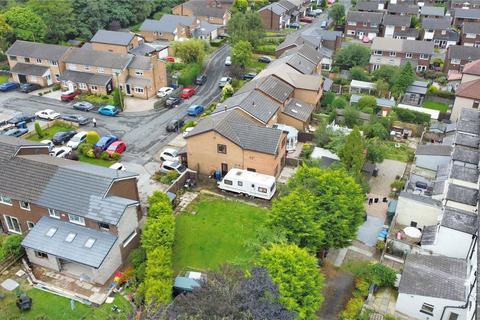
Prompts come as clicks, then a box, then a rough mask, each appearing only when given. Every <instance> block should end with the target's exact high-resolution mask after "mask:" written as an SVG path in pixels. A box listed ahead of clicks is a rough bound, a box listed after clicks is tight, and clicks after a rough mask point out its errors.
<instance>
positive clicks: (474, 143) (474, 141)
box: [455, 132, 480, 149]
mask: <svg viewBox="0 0 480 320" xmlns="http://www.w3.org/2000/svg"><path fill="white" fill-rule="evenodd" d="M479 143H480V137H478V136H472V135H471V134H465V133H461V132H457V134H456V136H455V145H457V146H465V147H470V148H475V149H477V148H478V145H479Z"/></svg>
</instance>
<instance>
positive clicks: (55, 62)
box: [50, 60, 58, 66]
mask: <svg viewBox="0 0 480 320" xmlns="http://www.w3.org/2000/svg"><path fill="white" fill-rule="evenodd" d="M50 64H51V65H52V66H56V65H57V64H58V62H57V61H53V60H50Z"/></svg>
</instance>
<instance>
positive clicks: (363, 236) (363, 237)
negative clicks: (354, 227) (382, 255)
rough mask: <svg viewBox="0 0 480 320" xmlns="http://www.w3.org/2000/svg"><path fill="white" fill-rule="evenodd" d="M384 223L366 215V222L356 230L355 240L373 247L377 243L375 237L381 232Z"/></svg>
mask: <svg viewBox="0 0 480 320" xmlns="http://www.w3.org/2000/svg"><path fill="white" fill-rule="evenodd" d="M384 223H385V219H381V218H377V217H374V216H369V215H367V221H365V222H364V223H363V224H362V225H361V226H360V228H359V229H358V233H357V239H358V240H359V241H361V242H363V243H364V244H366V245H368V246H370V247H374V246H375V244H376V243H377V235H378V233H379V232H380V231H381V230H382V228H383V225H384Z"/></svg>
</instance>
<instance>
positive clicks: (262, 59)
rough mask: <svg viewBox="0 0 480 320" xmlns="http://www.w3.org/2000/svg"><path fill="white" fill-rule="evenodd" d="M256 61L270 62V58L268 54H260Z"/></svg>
mask: <svg viewBox="0 0 480 320" xmlns="http://www.w3.org/2000/svg"><path fill="white" fill-rule="evenodd" d="M258 61H259V62H263V63H270V62H272V58H270V57H269V56H261V57H260V58H258Z"/></svg>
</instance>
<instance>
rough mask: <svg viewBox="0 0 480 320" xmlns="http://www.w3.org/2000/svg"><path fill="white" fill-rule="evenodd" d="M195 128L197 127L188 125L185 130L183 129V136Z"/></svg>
mask: <svg viewBox="0 0 480 320" xmlns="http://www.w3.org/2000/svg"><path fill="white" fill-rule="evenodd" d="M193 129H195V127H188V128H185V131H183V136H184V137H186V136H187V134H189V133H190V131H192V130H193Z"/></svg>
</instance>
